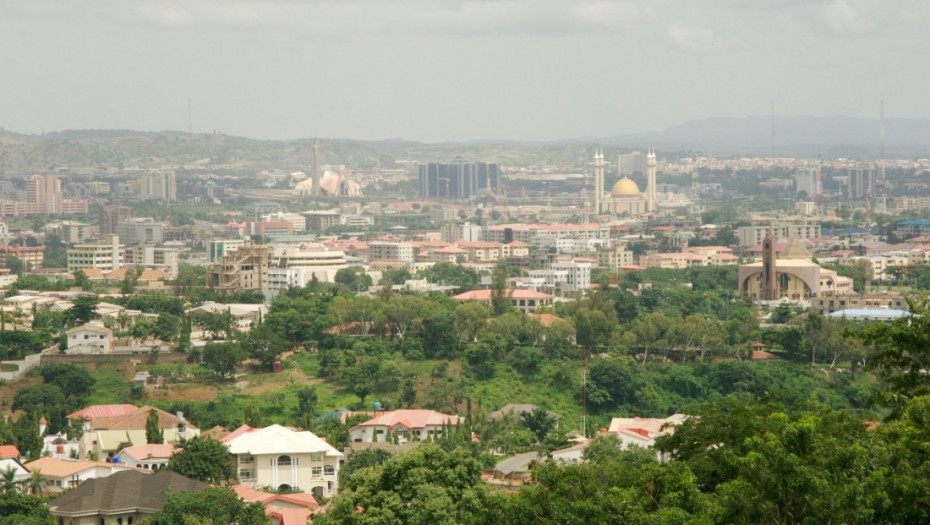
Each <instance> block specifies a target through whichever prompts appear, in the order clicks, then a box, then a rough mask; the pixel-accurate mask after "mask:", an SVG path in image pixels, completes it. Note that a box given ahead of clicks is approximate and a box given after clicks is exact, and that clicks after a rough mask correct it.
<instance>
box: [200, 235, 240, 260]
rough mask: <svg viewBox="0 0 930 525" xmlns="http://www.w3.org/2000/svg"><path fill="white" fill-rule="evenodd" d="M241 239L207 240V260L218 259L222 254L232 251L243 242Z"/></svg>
mask: <svg viewBox="0 0 930 525" xmlns="http://www.w3.org/2000/svg"><path fill="white" fill-rule="evenodd" d="M245 243H246V241H245V240H243V239H212V240H210V241H209V242H207V260H208V261H210V262H216V261H219V260H220V258H222V257H223V255H226V254H228V253H232V252H234V251H236V250H238V249H239V247H240V246H242V245H243V244H245Z"/></svg>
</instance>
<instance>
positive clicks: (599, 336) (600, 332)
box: [575, 308, 614, 352]
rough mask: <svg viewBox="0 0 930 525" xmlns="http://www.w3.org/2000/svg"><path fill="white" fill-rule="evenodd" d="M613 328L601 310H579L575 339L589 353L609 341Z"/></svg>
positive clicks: (576, 318) (576, 319)
mask: <svg viewBox="0 0 930 525" xmlns="http://www.w3.org/2000/svg"><path fill="white" fill-rule="evenodd" d="M613 327H614V325H613V324H611V322H610V321H609V320H608V319H607V316H606V315H604V313H603V312H601V311H600V310H588V309H587V308H579V309H578V311H577V312H575V338H576V339H577V341H578V344H579V345H581V346H583V347H584V348H585V349H586V350H587V351H589V352H591V351H594V349H595V348H597V347H598V346H600V345H602V344H603V343H605V342H606V341H607V337H608V335H609V334H610V332H611V330H613Z"/></svg>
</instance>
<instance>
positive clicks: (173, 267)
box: [123, 244, 181, 279]
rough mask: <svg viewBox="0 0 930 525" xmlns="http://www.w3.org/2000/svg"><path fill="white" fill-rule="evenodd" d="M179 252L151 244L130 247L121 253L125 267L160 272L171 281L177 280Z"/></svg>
mask: <svg viewBox="0 0 930 525" xmlns="http://www.w3.org/2000/svg"><path fill="white" fill-rule="evenodd" d="M180 254H181V251H180V250H178V249H175V248H162V247H158V246H155V245H153V244H138V245H136V246H130V247H128V248H126V250H125V251H124V252H123V264H124V265H125V266H141V267H143V268H151V269H153V270H162V271H164V272H165V273H167V274H168V275H169V276H170V277H171V278H172V279H177V278H178V264H179V261H180V258H181V257H180Z"/></svg>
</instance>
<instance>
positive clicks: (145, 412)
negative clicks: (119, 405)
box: [94, 406, 194, 430]
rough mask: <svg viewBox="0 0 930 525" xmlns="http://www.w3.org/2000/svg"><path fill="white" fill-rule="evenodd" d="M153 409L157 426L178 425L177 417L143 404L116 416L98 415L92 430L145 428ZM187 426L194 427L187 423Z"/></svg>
mask: <svg viewBox="0 0 930 525" xmlns="http://www.w3.org/2000/svg"><path fill="white" fill-rule="evenodd" d="M153 410H154V411H155V412H156V413H157V414H158V428H175V427H177V426H178V417H177V416H175V415H174V414H169V413H168V412H165V411H164V410H161V409H158V408H155V407H151V406H144V407H141V408H137V409H135V410H133V411H132V412H130V413H128V414H125V415H122V416H116V417H98V418H96V419H94V430H141V429H144V428H145V421H146V419H148V417H149V412H151V411H153ZM187 426H188V427H189V428H194V427H193V425H191V424H190V423H188V425H187Z"/></svg>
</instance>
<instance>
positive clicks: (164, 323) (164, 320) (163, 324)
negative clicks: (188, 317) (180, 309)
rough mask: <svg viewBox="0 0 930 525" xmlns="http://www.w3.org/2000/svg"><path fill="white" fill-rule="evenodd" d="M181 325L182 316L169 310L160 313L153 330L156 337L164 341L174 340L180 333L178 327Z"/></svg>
mask: <svg viewBox="0 0 930 525" xmlns="http://www.w3.org/2000/svg"><path fill="white" fill-rule="evenodd" d="M180 326H181V318H180V317H178V316H176V315H174V314H170V313H167V312H164V313H161V314H159V315H158V319H156V320H155V327H154V329H153V332H154V333H155V337H157V338H158V339H161V340H162V341H173V340H174V338H175V337H177V335H178V329H179V328H180Z"/></svg>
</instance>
